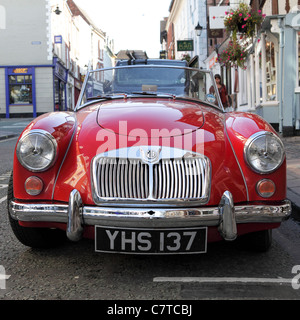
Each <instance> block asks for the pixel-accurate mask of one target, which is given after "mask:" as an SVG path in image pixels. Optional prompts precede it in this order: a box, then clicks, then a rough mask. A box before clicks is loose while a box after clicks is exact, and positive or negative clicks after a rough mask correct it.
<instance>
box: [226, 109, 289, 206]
mask: <svg viewBox="0 0 300 320" xmlns="http://www.w3.org/2000/svg"><path fill="white" fill-rule="evenodd" d="M226 130H227V134H228V138H229V140H230V142H231V145H232V147H233V149H234V152H235V155H236V157H237V160H238V162H239V165H240V168H241V170H242V172H243V175H244V177H245V181H246V185H247V188H248V194H249V201H262V200H264V201H266V199H265V198H262V197H261V196H259V195H258V193H257V192H256V185H257V182H258V181H260V180H262V179H270V180H272V181H273V182H274V183H275V185H276V192H275V194H274V195H273V196H272V197H271V198H268V201H282V200H284V199H286V159H285V160H284V162H283V163H282V165H281V167H280V168H279V169H278V170H276V171H275V172H273V173H271V174H259V173H256V172H254V171H253V170H252V169H251V168H250V167H249V166H248V165H247V163H246V161H245V159H244V147H245V143H246V141H247V140H248V139H249V138H250V137H251V136H252V135H253V134H254V133H256V132H260V131H269V132H272V133H274V134H276V132H275V130H274V129H273V127H272V126H271V125H270V124H269V123H267V122H266V121H265V120H264V119H262V118H261V117H259V116H258V115H255V114H248V113H244V112H240V113H228V114H227V116H226Z"/></svg>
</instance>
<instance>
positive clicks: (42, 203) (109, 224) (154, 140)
mask: <svg viewBox="0 0 300 320" xmlns="http://www.w3.org/2000/svg"><path fill="white" fill-rule="evenodd" d="M211 86H213V87H214V88H215V89H216V84H215V82H214V78H213V75H212V74H211V73H210V72H208V71H205V70H202V69H195V68H189V67H186V66H184V65H181V64H178V65H176V63H175V62H173V64H172V63H169V64H168V63H167V62H166V63H165V64H161V63H160V64H151V63H150V62H149V61H148V63H136V64H133V63H130V64H126V63H125V64H123V65H120V66H116V67H115V68H107V69H99V70H90V71H89V72H88V74H87V76H86V78H85V83H84V85H83V88H82V91H81V94H80V97H79V100H78V103H77V106H76V108H75V110H74V111H60V112H51V113H47V114H44V115H42V116H39V117H38V118H36V119H34V120H33V121H32V122H31V123H30V124H29V125H28V126H27V127H26V128H25V130H24V131H23V133H22V134H21V136H20V137H19V140H18V142H17V145H16V149H15V155H14V164H13V173H12V177H11V180H10V183H9V189H8V208H9V209H8V213H9V220H10V224H11V227H12V230H13V232H14V234H15V236H16V237H17V239H18V240H19V241H20V242H21V243H23V244H24V245H26V246H29V247H38V248H47V247H50V246H54V245H58V244H60V243H61V242H62V241H64V240H65V239H67V238H68V239H70V240H72V241H79V240H80V239H82V238H89V239H92V241H94V244H95V251H97V252H117V253H131V254H192V253H193V254H196V253H203V252H206V251H207V244H208V243H210V242H216V241H224V240H225V241H234V240H237V241H239V239H243V241H242V243H245V244H247V246H250V247H252V248H253V249H256V250H259V251H266V250H268V249H269V248H270V245H271V240H272V229H274V228H277V227H279V226H280V224H281V223H282V222H283V221H284V220H285V219H287V218H288V217H289V215H290V212H291V204H290V202H289V201H288V200H286V158H285V151H284V147H283V144H282V142H281V140H280V138H279V137H278V135H277V134H276V132H275V131H274V129H273V128H272V127H271V126H270V125H269V124H268V123H267V122H266V121H264V120H263V119H262V118H260V117H259V116H257V115H255V114H248V113H244V112H225V110H224V109H223V106H222V104H221V101H220V97H219V95H218V94H217V92H218V90H217V89H216V90H214V92H216V94H215V95H211V94H209V92H211V91H210V88H211Z"/></svg>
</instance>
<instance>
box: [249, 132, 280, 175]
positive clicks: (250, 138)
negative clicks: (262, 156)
mask: <svg viewBox="0 0 300 320" xmlns="http://www.w3.org/2000/svg"><path fill="white" fill-rule="evenodd" d="M262 136H269V137H271V138H273V139H275V140H276V141H277V142H278V143H279V145H280V147H281V149H282V156H281V159H280V161H279V162H278V164H277V165H276V166H275V167H274V168H273V169H271V170H259V169H257V168H256V167H255V166H254V165H253V164H252V163H251V162H250V161H249V157H248V152H249V148H250V146H251V144H252V143H253V142H255V141H256V140H257V139H258V138H261V137H262ZM244 159H245V161H246V163H247V165H248V166H249V167H250V168H251V170H253V171H254V172H256V173H259V174H271V173H273V172H275V171H276V170H278V169H279V168H280V167H281V165H282V164H283V162H284V159H285V150H284V145H283V143H282V141H281V140H280V138H279V137H278V136H277V135H276V134H274V133H273V132H270V131H259V132H256V133H254V134H253V135H252V136H250V137H249V138H248V139H247V141H246V143H245V146H244Z"/></svg>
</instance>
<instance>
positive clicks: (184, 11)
mask: <svg viewBox="0 0 300 320" xmlns="http://www.w3.org/2000/svg"><path fill="white" fill-rule="evenodd" d="M169 11H170V15H169V17H168V20H167V23H166V27H165V28H166V30H171V29H173V38H174V40H175V43H174V47H175V54H174V58H175V59H182V58H184V57H185V56H186V55H189V56H190V57H191V58H192V57H197V58H198V63H199V67H204V63H203V61H204V59H205V58H206V57H207V29H206V3H205V1H198V0H172V1H171V4H170V9H169ZM198 23H199V25H200V26H202V27H203V30H202V32H201V35H197V33H196V30H195V28H196V26H197V25H198ZM178 41H179V42H186V43H187V44H188V45H190V44H192V47H187V50H184V49H185V48H184V47H183V48H180V46H179V43H178ZM166 45H167V44H164V47H165V48H166ZM168 50H169V48H166V51H168Z"/></svg>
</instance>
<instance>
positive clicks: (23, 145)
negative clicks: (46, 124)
mask: <svg viewBox="0 0 300 320" xmlns="http://www.w3.org/2000/svg"><path fill="white" fill-rule="evenodd" d="M56 153H57V142H56V140H55V138H54V137H53V136H52V135H51V134H50V133H49V132H47V131H44V130H31V131H29V132H28V133H26V134H25V135H24V136H23V137H22V138H21V139H20V140H19V142H18V145H17V157H18V160H19V161H20V163H21V164H22V166H23V167H24V168H26V169H28V170H30V171H32V172H41V171H45V170H47V169H48V168H49V167H51V165H52V164H53V162H54V160H55V157H56Z"/></svg>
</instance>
